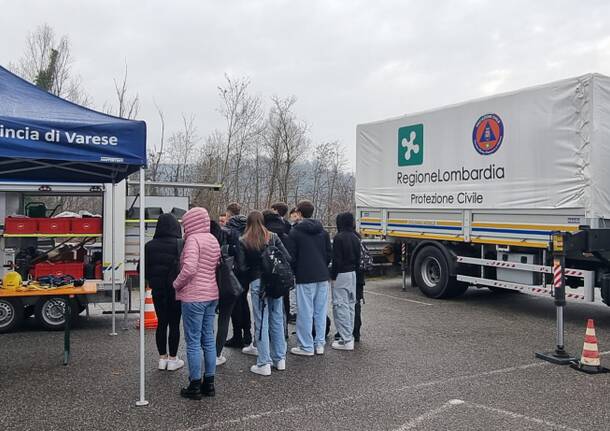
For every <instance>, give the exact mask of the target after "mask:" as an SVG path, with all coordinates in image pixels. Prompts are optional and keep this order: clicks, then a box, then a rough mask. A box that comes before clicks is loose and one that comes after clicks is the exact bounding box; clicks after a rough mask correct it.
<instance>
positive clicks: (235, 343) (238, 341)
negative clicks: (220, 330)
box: [225, 337, 245, 349]
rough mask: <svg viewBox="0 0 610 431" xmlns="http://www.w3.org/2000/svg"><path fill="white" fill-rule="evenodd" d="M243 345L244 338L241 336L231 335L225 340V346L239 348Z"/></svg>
mask: <svg viewBox="0 0 610 431" xmlns="http://www.w3.org/2000/svg"><path fill="white" fill-rule="evenodd" d="M244 346H245V344H244V340H243V339H242V338H241V337H233V338H231V339H230V340H227V341H226V342H225V347H231V348H233V349H241V348H242V347H244Z"/></svg>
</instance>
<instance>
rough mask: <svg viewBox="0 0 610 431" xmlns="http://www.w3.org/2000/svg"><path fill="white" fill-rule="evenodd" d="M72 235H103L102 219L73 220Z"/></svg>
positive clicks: (85, 218)
mask: <svg viewBox="0 0 610 431" xmlns="http://www.w3.org/2000/svg"><path fill="white" fill-rule="evenodd" d="M71 220H72V222H71V228H70V233H76V234H79V235H83V234H94V235H97V234H100V233H102V219H101V218H100V217H83V218H73V219H71Z"/></svg>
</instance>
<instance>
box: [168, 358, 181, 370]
mask: <svg viewBox="0 0 610 431" xmlns="http://www.w3.org/2000/svg"><path fill="white" fill-rule="evenodd" d="M182 367H184V361H183V360H182V359H179V358H176V359H170V360H168V361H167V371H176V370H179V369H180V368H182Z"/></svg>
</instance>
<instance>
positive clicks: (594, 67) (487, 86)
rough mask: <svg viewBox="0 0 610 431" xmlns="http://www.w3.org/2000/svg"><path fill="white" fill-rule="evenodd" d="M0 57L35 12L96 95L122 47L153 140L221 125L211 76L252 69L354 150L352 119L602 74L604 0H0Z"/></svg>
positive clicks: (7, 56) (607, 7) (315, 129)
mask: <svg viewBox="0 0 610 431" xmlns="http://www.w3.org/2000/svg"><path fill="white" fill-rule="evenodd" d="M0 5H1V8H0V10H1V11H2V12H1V13H0V16H1V18H0V23H1V25H0V40H1V41H2V42H1V44H2V45H1V47H2V49H0V64H2V65H3V66H6V65H7V64H8V63H9V62H11V61H16V60H17V59H18V58H19V57H20V56H21V54H22V52H23V47H24V41H25V38H26V35H27V33H28V32H30V31H32V30H34V29H35V27H36V26H37V25H39V24H42V23H45V22H46V23H48V24H49V25H51V26H52V27H53V28H54V29H55V31H56V33H57V34H58V35H63V34H65V35H68V36H69V38H70V41H71V44H72V51H73V52H72V54H73V57H74V60H75V62H74V64H73V70H74V72H75V73H77V74H79V75H81V77H82V81H83V86H84V88H85V89H86V90H87V92H88V93H89V94H90V95H91V96H92V98H93V101H94V104H95V106H96V107H98V108H99V107H101V106H102V105H103V104H104V102H108V101H112V97H113V94H112V92H113V78H115V77H117V78H118V77H120V76H121V75H122V72H123V68H124V62H125V60H126V61H127V63H128V66H129V82H130V87H131V89H132V90H133V91H136V92H138V93H139V95H140V98H141V104H142V105H141V109H140V117H141V118H142V119H144V120H146V121H147V123H148V130H149V145H150V143H153V142H155V140H156V139H158V136H159V129H160V125H159V122H158V120H157V116H156V111H155V108H154V104H153V101H156V102H157V104H158V105H159V106H160V107H161V108H162V109H163V110H164V112H165V115H166V117H167V123H168V124H167V126H168V129H169V130H170V131H171V130H172V129H176V128H177V127H179V121H180V115H181V113H187V114H190V113H193V114H195V116H196V119H197V121H196V123H197V127H198V129H199V133H200V135H201V136H202V137H205V136H207V135H208V134H209V133H210V132H211V131H212V130H214V129H215V128H218V127H222V123H221V119H220V116H219V114H218V112H217V111H216V109H217V107H218V104H219V99H218V96H217V93H216V91H217V90H216V87H217V86H218V85H221V84H222V83H223V74H224V73H225V72H227V73H229V74H230V75H232V76H235V77H240V76H246V77H249V78H250V80H251V81H252V90H253V92H254V93H257V94H260V95H261V96H263V97H264V98H267V99H268V97H269V96H271V95H274V94H277V95H280V96H289V95H295V96H297V98H298V103H297V105H296V111H297V114H298V115H299V116H300V118H302V119H303V120H305V121H307V122H308V123H309V124H310V126H311V131H312V139H313V141H314V143H317V142H321V141H330V140H339V141H340V142H341V143H342V144H344V146H345V147H346V148H347V154H348V158H349V160H350V166H354V161H355V142H354V140H355V130H356V125H357V124H359V123H363V122H369V121H373V120H379V119H384V118H386V117H394V116H397V115H401V114H406V113H409V112H415V111H420V110H422V109H428V108H434V107H438V106H442V105H446V104H450V103H455V102H459V101H464V100H468V99H472V98H476V97H480V96H483V95H489V94H494V93H497V92H504V91H507V90H514V89H518V88H521V87H525V86H530V85H534V84H540V83H545V82H550V81H553V80H557V79H561V78H566V77H570V76H576V75H580V74H584V73H588V72H599V73H603V74H607V75H610V2H609V1H607V0H606V1H603V0H600V1H586V0H582V1H579V2H576V1H567V0H566V1H557V0H555V1H532V0H528V1H517V0H511V1H498V0H496V1H491V0H490V1H486V0H454V1H450V0H445V1H441V0H436V1H423V0H421V1H407V0H404V1H381V0H375V1H373V0H370V1H353V0H345V1H331V0H320V1H312V0H308V1H305V0H303V1H297V0H292V1H280V0H248V1H228V0H225V1H203V0H201V1H179V0H174V1H167V0H163V1H135V0H134V1H116V0H114V1H111V0H99V1H94V0H88V1H67V0H53V1H44V0H41V1H29V0H22V1H15V0H0Z"/></svg>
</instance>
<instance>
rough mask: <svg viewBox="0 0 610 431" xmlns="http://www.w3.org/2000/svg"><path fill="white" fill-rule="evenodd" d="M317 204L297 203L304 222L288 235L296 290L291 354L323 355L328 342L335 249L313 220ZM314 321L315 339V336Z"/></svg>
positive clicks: (323, 231) (322, 228)
mask: <svg viewBox="0 0 610 431" xmlns="http://www.w3.org/2000/svg"><path fill="white" fill-rule="evenodd" d="M314 210H315V207H314V205H313V204H312V203H311V202H309V201H301V202H299V204H298V205H297V213H298V216H299V218H301V221H300V222H299V223H297V224H296V225H294V227H293V228H292V229H291V230H290V234H289V235H288V238H289V240H290V241H289V242H288V252H289V253H290V256H291V257H292V267H293V270H294V275H295V279H296V285H297V287H296V290H297V308H298V310H299V311H298V313H297V342H298V345H297V346H296V347H293V348H292V349H290V353H292V354H293V355H300V356H313V355H314V354H316V355H323V354H324V345H325V343H326V339H325V335H326V317H327V316H326V312H327V308H328V304H327V301H328V289H329V280H330V271H329V269H328V265H329V264H330V261H331V255H332V248H331V244H330V236H329V235H328V232H326V231H325V230H324V227H323V226H322V223H321V222H320V221H319V220H314V219H312V218H311V217H312V216H313V213H314ZM312 323H313V328H314V329H315V332H316V336H315V340H314V337H313V336H312V333H311V332H312Z"/></svg>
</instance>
